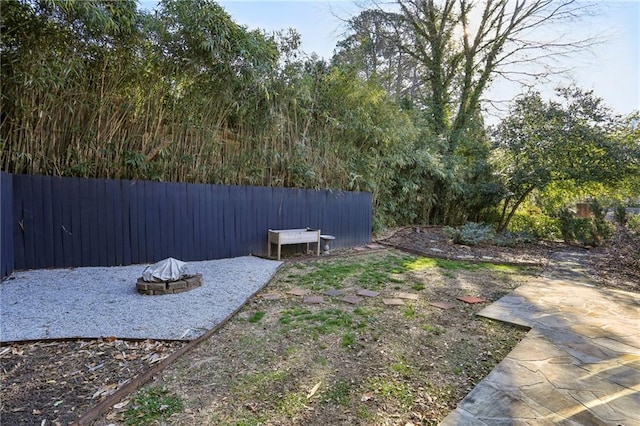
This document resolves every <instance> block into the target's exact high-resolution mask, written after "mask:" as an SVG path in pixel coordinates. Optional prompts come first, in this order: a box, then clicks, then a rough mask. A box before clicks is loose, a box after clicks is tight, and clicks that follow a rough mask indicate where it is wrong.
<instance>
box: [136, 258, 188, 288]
mask: <svg viewBox="0 0 640 426" xmlns="http://www.w3.org/2000/svg"><path fill="white" fill-rule="evenodd" d="M191 276H193V274H191V273H189V270H188V268H187V264H186V263H184V262H182V261H180V260H178V259H174V258H173V257H169V258H167V259H164V260H161V261H160V262H158V263H154V264H153V265H151V266H147V268H146V269H145V270H144V272H142V279H143V280H144V281H146V282H167V281H177V280H179V279H182V278H187V277H191Z"/></svg>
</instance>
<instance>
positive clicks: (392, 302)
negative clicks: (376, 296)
mask: <svg viewBox="0 0 640 426" xmlns="http://www.w3.org/2000/svg"><path fill="white" fill-rule="evenodd" d="M382 303H384V304H385V305H387V306H402V305H404V300H402V299H382Z"/></svg>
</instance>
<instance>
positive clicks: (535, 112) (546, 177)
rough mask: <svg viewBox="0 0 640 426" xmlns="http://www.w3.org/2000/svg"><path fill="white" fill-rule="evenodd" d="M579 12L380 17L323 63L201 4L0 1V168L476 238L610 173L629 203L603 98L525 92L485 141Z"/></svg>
mask: <svg viewBox="0 0 640 426" xmlns="http://www.w3.org/2000/svg"><path fill="white" fill-rule="evenodd" d="M583 7H584V6H583V4H582V3H580V2H575V1H572V0H553V1H552V0H531V1H523V0H516V1H510V0H487V1H483V2H474V1H471V0H442V1H435V0H408V1H401V2H398V3H397V7H396V8H395V9H381V8H379V7H375V5H373V7H370V8H369V9H367V10H364V11H362V13H360V14H359V15H357V16H354V17H353V18H352V19H351V20H350V21H349V28H350V29H349V31H348V32H347V33H346V34H345V36H344V39H343V40H342V41H340V42H339V43H338V48H337V50H336V54H335V56H334V57H333V58H332V60H331V61H325V60H321V59H319V58H317V57H315V56H314V55H308V54H306V53H305V52H303V51H301V50H300V47H299V44H300V35H299V34H298V33H297V32H296V31H295V30H289V31H281V32H277V33H266V32H264V31H261V30H249V29H248V28H246V27H244V26H242V25H239V24H237V23H236V22H234V20H233V19H232V18H231V17H230V16H229V14H228V13H227V12H226V11H225V10H224V8H223V7H221V6H220V5H219V4H217V3H216V2H214V1H212V0H162V1H161V2H160V3H159V6H158V8H157V10H156V11H154V12H153V13H149V12H145V11H140V10H137V9H136V3H135V2H134V1H133V0H123V1H116V2H114V1H109V0H4V1H1V2H0V26H1V28H0V36H1V38H0V70H1V72H2V75H1V81H0V84H1V85H2V87H1V89H2V93H1V98H0V112H1V116H0V136H1V140H0V143H1V144H2V150H1V152H0V164H1V168H2V170H4V171H8V172H12V173H32V174H51V175H58V176H82V177H101V178H126V179H152V180H162V181H181V182H208V183H223V184H242V185H267V186H272V185H273V186H295V187H307V188H335V189H347V190H365V191H371V192H372V193H373V195H374V203H375V205H374V207H375V219H376V221H375V223H376V226H378V227H382V226H390V225H401V224H411V223H434V224H443V223H446V224H457V223H462V222H464V221H465V220H469V219H471V220H475V221H481V220H484V219H486V218H488V217H489V216H490V213H491V212H492V211H495V209H496V208H497V207H498V206H502V207H505V208H506V206H507V204H509V208H511V207H513V206H514V205H515V206H516V207H517V201H518V199H519V197H520V196H521V195H522V194H526V192H527V190H528V189H529V188H530V187H532V186H535V187H536V188H542V187H544V186H545V185H547V184H548V183H549V182H554V181H559V180H561V179H565V178H566V179H577V180H576V182H581V181H586V180H590V181H594V180H600V181H602V182H604V181H606V182H612V181H614V180H615V179H612V177H611V176H610V175H609V174H607V173H608V172H610V171H614V170H616V171H617V173H619V176H620V179H621V180H620V181H619V182H618V183H616V185H618V188H632V187H633V186H634V185H633V182H637V174H638V164H637V158H638V157H637V141H638V134H637V130H634V131H629V126H628V125H627V126H626V127H625V125H623V123H622V122H621V121H620V120H618V119H613V118H612V115H611V114H610V113H609V112H608V111H606V110H605V109H604V108H603V106H602V103H601V101H600V100H598V98H597V96H595V94H592V93H588V92H581V91H578V90H575V89H571V90H566V91H565V92H563V94H564V95H565V98H566V99H565V103H561V102H560V103H549V102H547V101H545V100H544V99H542V98H541V97H540V95H539V94H534V93H532V94H530V95H528V96H526V97H523V98H521V99H519V100H518V101H517V102H516V104H515V105H514V109H513V111H512V113H511V115H510V116H509V117H508V118H507V119H506V120H505V121H504V123H503V125H501V126H500V128H499V131H498V132H497V133H495V134H491V133H490V132H489V131H488V129H487V126H486V125H485V122H484V116H483V111H484V108H485V106H486V103H485V102H486V99H485V94H486V91H487V88H488V87H489V86H490V85H491V84H492V82H493V81H495V80H496V79H499V78H509V79H519V78H520V77H523V76H526V77H535V78H544V77H545V76H546V75H547V73H548V72H550V71H549V68H545V67H531V66H530V65H531V64H532V63H536V62H537V61H543V60H544V59H545V58H549V57H553V55H554V54H566V53H567V52H568V51H579V50H580V49H581V48H582V47H584V44H587V42H588V41H586V40H571V39H566V38H561V37H560V35H559V36H558V37H560V38H561V40H560V39H558V38H549V37H546V38H542V39H540V40H538V39H536V38H535V37H531V35H532V34H534V32H535V31H536V30H537V29H539V28H544V27H545V26H547V25H553V24H554V23H556V22H559V21H564V20H566V19H573V18H575V17H576V16H578V15H580V14H581V13H582V12H583V11H584V10H583ZM525 64H526V66H525ZM566 102H568V103H566ZM574 109H575V110H574ZM627 124H629V123H627ZM536 126H537V127H536ZM636 129H637V128H636ZM494 136H495V137H497V138H498V139H497V141H498V143H494V141H493V140H492V138H494ZM563 144H564V145H563ZM634 144H635V145H634ZM550 149H555V150H556V151H546V150H550ZM634 149H635V150H636V151H634ZM551 152H553V153H556V154H557V155H556V159H555V160H554V161H555V163H553V164H551V163H549V162H548V161H549V160H550V159H549V158H548V154H549V153H551ZM561 153H565V155H564V156H562V155H560V154H561ZM497 156H499V157H500V158H502V160H503V161H502V162H500V161H494V159H495V158H497ZM604 169H606V171H607V173H604V171H603V170H604ZM558 170H560V171H562V173H563V174H559V172H558ZM596 171H597V172H598V173H595V172H596ZM623 176H627V177H625V178H624V179H622V177H623ZM580 179H582V180H580ZM622 190H625V191H626V189H622ZM529 192H530V191H529ZM501 203H502V204H501ZM505 211H506V212H507V214H508V212H509V211H510V210H509V209H508V208H507V209H506V210H505Z"/></svg>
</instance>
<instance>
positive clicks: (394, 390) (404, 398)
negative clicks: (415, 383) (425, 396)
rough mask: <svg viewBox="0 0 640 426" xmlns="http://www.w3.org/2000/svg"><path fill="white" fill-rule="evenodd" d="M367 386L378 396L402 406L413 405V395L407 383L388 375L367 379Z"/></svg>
mask: <svg viewBox="0 0 640 426" xmlns="http://www.w3.org/2000/svg"><path fill="white" fill-rule="evenodd" d="M367 388H368V389H370V390H371V391H372V392H373V393H374V394H375V395H376V396H377V397H378V398H381V399H389V400H393V401H396V402H397V403H399V404H400V405H401V406H402V407H404V408H409V407H411V406H412V405H413V400H414V398H413V396H414V395H413V390H412V388H411V385H410V384H409V383H405V382H403V381H400V380H397V379H394V378H390V377H384V378H383V377H378V378H374V379H371V380H369V382H368V383H367Z"/></svg>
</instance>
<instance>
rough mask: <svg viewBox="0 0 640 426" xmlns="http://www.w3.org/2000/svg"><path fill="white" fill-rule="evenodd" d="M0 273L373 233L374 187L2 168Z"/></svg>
mask: <svg viewBox="0 0 640 426" xmlns="http://www.w3.org/2000/svg"><path fill="white" fill-rule="evenodd" d="M1 182H2V184H1V185H0V190H1V192H2V194H1V200H2V211H1V213H2V246H1V249H2V262H1V264H2V276H3V277H4V276H6V275H8V274H10V273H11V272H12V271H13V269H35V268H50V267H76V266H116V265H130V264H139V263H152V262H156V261H158V260H161V259H164V258H167V257H175V258H177V259H181V260H184V261H196V260H206V259H221V258H227V257H235V256H243V255H248V254H254V255H266V253H267V230H268V229H287V228H305V227H310V228H315V229H321V230H322V233H323V234H331V235H334V236H336V240H335V243H334V244H333V246H334V247H348V246H354V245H358V244H363V243H366V242H368V241H370V240H371V230H372V196H371V194H370V193H366V192H344V191H327V190H321V191H317V190H308V189H290V188H267V187H253V186H226V185H208V184H186V183H161V182H147V181H130V180H104V179H81V178H60V177H50V176H32V175H10V174H6V173H2V175H1Z"/></svg>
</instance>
